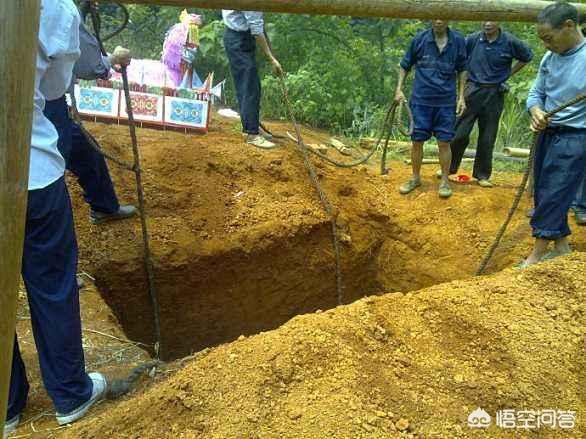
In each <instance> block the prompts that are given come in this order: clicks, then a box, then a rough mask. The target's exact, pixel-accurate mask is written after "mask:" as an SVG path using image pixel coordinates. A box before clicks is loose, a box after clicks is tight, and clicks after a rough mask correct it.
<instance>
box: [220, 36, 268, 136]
mask: <svg viewBox="0 0 586 439" xmlns="http://www.w3.org/2000/svg"><path fill="white" fill-rule="evenodd" d="M224 47H225V48H226V54H227V55H228V60H229V61H230V70H231V72H232V77H233V78H234V85H235V87H236V97H237V98H238V105H239V107H240V120H241V121H242V131H243V132H245V133H248V134H258V133H259V126H260V93H261V87H260V79H259V77H258V70H257V67H256V40H255V39H254V37H253V36H252V34H251V33H250V32H236V31H234V30H232V29H230V28H226V31H225V32H224Z"/></svg>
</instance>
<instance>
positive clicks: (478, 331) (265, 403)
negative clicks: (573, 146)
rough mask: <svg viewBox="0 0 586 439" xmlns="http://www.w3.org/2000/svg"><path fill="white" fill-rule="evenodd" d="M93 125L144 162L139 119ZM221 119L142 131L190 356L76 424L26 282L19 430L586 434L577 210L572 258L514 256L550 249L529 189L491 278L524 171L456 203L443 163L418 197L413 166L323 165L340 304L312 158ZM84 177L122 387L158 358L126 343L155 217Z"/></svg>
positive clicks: (175, 331) (94, 294)
mask: <svg viewBox="0 0 586 439" xmlns="http://www.w3.org/2000/svg"><path fill="white" fill-rule="evenodd" d="M87 126H88V127H89V128H90V130H91V131H92V132H93V133H94V134H95V135H96V137H97V138H98V139H99V140H100V142H101V143H102V145H103V146H104V148H105V149H107V150H108V151H109V152H111V153H115V154H117V155H119V156H120V157H123V158H125V159H126V160H128V161H130V158H131V154H130V144H129V141H128V131H127V128H126V127H118V126H112V125H103V124H88V125H87ZM212 127H213V129H212V131H211V132H210V133H209V134H207V135H196V134H188V135H186V134H185V133H181V132H164V131H156V130H148V129H139V130H138V138H139V143H140V147H141V150H142V158H143V161H142V163H143V177H144V182H145V193H146V201H147V208H148V224H149V228H150V234H151V247H152V250H153V262H154V266H155V280H156V289H157V293H158V296H159V302H160V305H161V317H162V329H163V331H162V335H163V346H162V347H163V352H162V353H163V357H164V358H165V359H173V358H179V357H183V358H181V359H177V360H174V361H169V362H167V363H166V364H164V365H163V366H161V368H159V369H158V371H157V373H156V374H155V375H154V376H153V377H152V378H149V377H148V376H145V377H144V378H143V380H142V381H141V382H140V383H139V384H138V387H137V388H136V389H135V390H134V391H133V392H132V394H130V395H128V396H127V397H125V398H124V399H123V400H122V401H108V402H103V403H101V404H99V405H98V406H97V407H96V408H94V409H92V412H91V413H90V414H89V416H88V418H87V419H86V420H84V421H82V422H81V423H80V424H78V425H74V426H72V427H59V426H57V424H56V422H55V419H54V416H53V408H52V404H51V402H50V400H49V399H48V397H47V395H46V392H45V391H44V390H43V387H42V382H41V379H40V375H39V370H38V366H37V365H36V364H35V363H36V352H35V349H34V342H33V339H32V334H31V328H30V317H29V315H28V312H27V308H26V304H25V295H24V292H23V293H22V294H21V306H20V311H19V323H18V334H19V340H20V346H21V350H22V351H23V356H24V359H25V362H26V363H27V366H28V371H29V378H30V382H31V392H30V395H29V396H30V397H29V403H28V405H27V410H26V412H25V413H24V417H23V419H22V422H21V427H20V428H19V430H18V431H17V432H16V436H15V437H18V438H20V437H22V438H25V437H27V438H28V437H31V438H33V439H36V438H43V439H44V438H49V437H65V438H75V439H78V438H92V439H93V438H108V437H111V438H387V437H391V438H392V437H403V438H414V437H420V438H441V439H443V438H450V439H451V438H467V437H471V438H474V437H479V436H482V437H540V438H541V437H546V438H547V437H555V438H557V437H563V438H578V437H585V436H586V431H585V427H584V420H583V413H584V412H585V409H586V403H585V399H584V385H585V383H586V375H585V372H584V371H585V370H586V368H585V366H586V364H585V362H586V360H585V358H586V356H585V352H584V350H585V339H584V336H585V327H586V309H585V305H584V296H585V294H586V275H585V268H586V253H585V252H586V233H585V231H586V228H580V227H577V226H576V225H575V224H574V222H573V220H572V221H571V223H572V224H571V226H572V228H573V230H574V232H575V233H574V235H573V236H572V244H573V246H574V249H576V250H577V252H575V253H574V254H573V255H571V256H569V257H564V258H558V259H556V260H553V261H549V262H547V263H543V264H540V265H538V266H535V267H531V268H530V269H527V270H522V271H519V270H514V269H510V268H507V267H511V266H512V265H514V264H515V263H516V262H518V261H519V260H520V259H521V258H522V257H523V256H525V255H526V254H527V252H528V251H529V248H530V245H531V238H530V229H529V227H528V224H527V219H526V218H525V217H524V216H523V215H522V211H523V210H525V209H526V208H528V207H530V202H529V200H528V199H525V198H524V200H523V203H522V205H521V212H520V213H519V214H517V215H516V216H515V218H514V220H513V222H512V224H511V226H510V228H509V231H508V233H507V234H506V236H505V239H504V241H503V244H502V246H501V248H500V249H499V251H498V252H497V254H496V255H495V258H494V260H493V262H492V264H491V265H490V266H489V267H488V271H489V272H491V273H494V274H492V275H490V276H486V277H481V278H475V277H472V274H473V273H474V271H475V269H476V267H477V265H478V263H479V261H480V260H481V258H482V256H483V254H484V252H485V251H486V249H487V247H488V246H489V245H490V243H491V242H492V239H493V237H494V234H495V232H496V230H497V229H498V227H499V226H500V224H501V221H502V220H503V218H504V217H505V214H506V212H507V209H508V207H509V205H510V203H511V202H512V199H513V196H514V189H515V185H516V184H517V183H518V181H519V176H518V175H511V174H505V173H497V175H496V176H495V179H494V180H495V182H496V184H497V186H496V187H495V188H494V189H491V190H485V189H480V188H479V187H477V186H475V185H458V186H455V194H454V196H453V197H452V198H451V199H450V200H440V199H438V197H437V194H436V191H435V189H436V187H435V186H436V184H437V183H436V181H435V178H434V177H433V174H434V172H435V168H433V167H432V168H427V169H425V170H424V175H425V183H424V186H423V188H422V190H420V191H417V192H415V193H413V194H411V195H409V196H407V197H402V196H400V195H399V194H398V193H397V187H398V185H399V184H400V182H402V181H403V180H404V179H406V178H407V177H408V175H409V169H408V167H406V166H405V165H404V164H402V163H399V162H393V163H391V168H392V171H391V173H390V175H389V176H388V177H381V176H379V175H378V166H377V165H376V164H374V163H373V164H372V166H371V167H361V168H356V169H352V170H343V169H338V168H333V167H331V166H330V165H325V164H322V163H319V162H316V166H317V169H318V174H319V178H320V182H321V184H322V185H323V187H324V191H325V192H326V194H327V195H328V196H329V197H330V199H331V201H332V204H333V205H334V206H335V207H336V208H338V209H339V211H340V215H339V218H338V226H339V229H340V234H339V237H340V240H341V242H342V245H341V255H342V276H343V286H344V289H343V303H344V304H345V305H344V306H339V307H338V306H337V305H338V298H337V294H336V288H335V273H334V255H333V250H332V243H331V229H330V223H329V220H328V218H327V217H326V216H325V214H324V213H323V210H322V208H321V206H320V204H319V202H318V199H317V196H316V194H315V191H314V189H313V187H312V186H311V184H310V183H309V180H308V177H307V173H306V171H305V169H304V167H303V162H302V160H301V158H300V157H299V154H298V152H297V151H296V150H295V149H294V147H293V145H292V144H290V143H285V144H284V147H283V148H281V149H278V150H274V151H261V150H257V149H255V148H253V147H249V146H246V145H245V144H243V142H242V139H241V137H240V135H239V133H238V131H237V128H236V127H235V123H234V122H232V121H227V120H224V119H216V120H214V121H213V122H212ZM271 128H273V129H274V130H275V131H277V132H279V133H284V132H285V131H286V130H290V131H291V127H290V126H286V125H283V124H276V123H275V124H272V125H271ZM304 135H305V136H306V138H307V140H308V142H315V143H319V142H323V141H324V139H327V138H328V136H327V133H320V132H315V131H309V130H304ZM328 155H329V156H331V157H334V158H337V159H343V157H342V156H340V155H339V154H338V153H337V152H336V151H334V150H330V151H329V152H328ZM110 169H111V171H112V175H113V178H114V181H115V184H116V187H117V191H118V194H119V196H120V199H121V201H123V202H132V203H136V196H135V189H134V177H133V175H132V174H129V173H127V172H126V171H121V170H120V169H118V168H117V167H116V166H115V165H111V166H110ZM69 183H70V184H69V187H70V189H71V192H72V199H73V202H74V211H75V215H76V228H77V232H78V239H79V245H80V271H82V272H84V273H85V274H86V275H85V276H84V277H85V279H86V282H87V284H88V285H87V286H86V287H85V288H84V289H83V290H82V294H81V311H82V318H83V331H84V333H83V335H84V341H83V343H84V349H85V351H86V364H87V367H88V370H99V371H102V372H104V373H105V374H106V375H107V376H108V378H109V379H112V378H119V377H122V376H125V375H126V374H127V373H128V371H129V370H130V369H132V368H133V367H135V366H136V365H138V364H141V363H143V362H144V361H146V360H148V355H147V353H146V352H145V351H144V350H142V349H141V347H144V346H143V345H141V344H137V343H134V342H131V341H129V340H128V338H130V339H131V340H135V341H137V342H138V341H140V342H145V343H147V344H149V345H152V343H153V313H152V309H151V306H150V301H149V298H148V293H147V288H146V282H145V274H144V269H143V261H142V246H141V232H140V222H139V221H138V220H128V221H122V222H117V223H111V224H104V225H100V226H94V225H92V224H91V223H90V222H89V221H88V207H87V205H86V204H85V203H84V202H83V199H82V196H81V194H80V191H79V188H78V185H77V184H76V183H75V181H74V178H71V179H70V181H69ZM503 269H505V270H504V271H502V270H503ZM89 276H91V277H94V278H95V285H94V282H90V277H89ZM446 282H448V283H446ZM96 286H97V288H96ZM385 293H387V294H385ZM104 301H105V302H106V303H107V304H106V303H104ZM151 351H152V348H151ZM192 352H195V354H193V355H190V356H188V357H185V355H187V354H190V353H192ZM477 408H482V409H484V410H485V411H486V412H487V413H489V414H490V416H491V417H492V423H491V426H490V428H489V429H488V431H475V430H473V429H471V428H469V427H468V425H467V419H468V415H469V414H470V413H471V412H472V411H473V410H476V409H477ZM500 409H513V410H522V409H527V410H535V411H537V410H544V409H557V410H571V411H575V412H576V414H577V418H576V425H575V427H574V428H573V429H568V430H561V429H560V428H557V429H548V428H546V427H543V428H541V429H539V430H536V429H530V430H522V429H517V430H514V431H513V430H503V429H501V428H498V427H496V426H495V416H496V412H497V410H500Z"/></svg>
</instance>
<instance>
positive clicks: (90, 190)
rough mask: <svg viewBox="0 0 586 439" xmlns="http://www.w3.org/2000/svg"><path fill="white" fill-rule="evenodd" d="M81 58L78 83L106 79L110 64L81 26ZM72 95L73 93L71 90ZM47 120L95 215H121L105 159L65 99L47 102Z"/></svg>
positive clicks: (77, 71)
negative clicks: (82, 128) (90, 140)
mask: <svg viewBox="0 0 586 439" xmlns="http://www.w3.org/2000/svg"><path fill="white" fill-rule="evenodd" d="M79 35H80V50H81V56H80V58H79V60H78V61H77V62H76V64H75V67H74V70H73V72H74V76H75V77H76V78H79V79H87V80H92V79H107V78H108V77H109V75H110V62H109V61H108V58H107V57H104V56H102V54H101V52H100V47H99V45H98V42H97V40H96V39H95V37H94V36H92V35H91V34H90V33H89V32H88V31H87V30H86V28H85V26H84V25H83V24H80V28H79ZM71 91H72V90H71ZM44 113H45V116H47V118H48V119H49V120H50V121H51V122H52V123H53V125H55V127H56V128H57V132H58V133H59V151H60V152H61V155H62V156H63V158H64V159H65V165H66V168H67V169H68V170H69V171H71V172H72V173H73V174H74V175H75V176H76V177H77V180H78V182H79V185H80V186H81V187H82V189H83V195H84V199H85V201H86V202H87V203H88V204H89V205H90V207H91V209H92V211H94V212H101V213H105V214H113V213H115V212H118V210H119V209H120V204H119V202H118V198H117V197H116V191H115V190H114V184H113V183H112V179H111V177H110V172H109V170H108V165H107V164H106V160H105V159H104V157H103V156H102V155H101V154H100V153H99V152H97V151H95V150H94V149H93V148H92V147H91V146H90V144H89V142H88V140H87V138H86V137H85V135H84V134H83V132H82V131H81V128H80V127H79V125H78V124H77V123H76V122H74V121H72V120H71V119H70V117H69V111H68V108H67V102H66V100H65V96H61V97H60V98H58V99H55V100H52V101H48V102H47V103H46V105H45V110H44Z"/></svg>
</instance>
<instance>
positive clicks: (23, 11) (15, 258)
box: [0, 0, 40, 426]
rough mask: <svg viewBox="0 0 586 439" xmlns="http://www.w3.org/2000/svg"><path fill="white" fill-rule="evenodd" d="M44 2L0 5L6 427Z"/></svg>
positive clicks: (1, 373)
mask: <svg viewBox="0 0 586 439" xmlns="http://www.w3.org/2000/svg"><path fill="white" fill-rule="evenodd" d="M39 1H40V0H1V1H0V54H1V56H2V61H1V62H0V102H1V105H0V420H1V421H2V423H1V424H0V425H2V426H3V425H4V416H5V414H6V404H7V397H8V386H9V382H10V369H11V366H10V365H11V362H12V343H13V341H14V328H15V322H16V302H17V294H18V282H19V279H20V276H19V274H20V264H21V259H22V243H23V236H24V223H25V213H26V201H27V193H28V191H27V183H28V166H29V153H30V140H31V125H32V111H33V93H34V76H35V65H36V63H35V59H36V53H37V32H38V27H39V11H40V5H39Z"/></svg>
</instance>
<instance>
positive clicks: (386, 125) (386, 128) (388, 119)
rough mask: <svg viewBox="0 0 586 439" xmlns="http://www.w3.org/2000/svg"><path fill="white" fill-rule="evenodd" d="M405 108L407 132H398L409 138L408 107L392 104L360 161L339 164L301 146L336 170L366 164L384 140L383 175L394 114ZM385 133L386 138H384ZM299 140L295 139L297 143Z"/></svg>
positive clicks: (409, 115)
mask: <svg viewBox="0 0 586 439" xmlns="http://www.w3.org/2000/svg"><path fill="white" fill-rule="evenodd" d="M403 107H404V108H405V110H406V112H407V117H408V118H409V127H408V128H407V130H405V129H403V128H402V127H401V126H400V123H399V124H398V125H399V131H400V132H401V133H402V134H404V135H406V136H410V135H411V133H412V132H413V115H412V114H411V110H410V109H409V107H405V106H404V103H403V102H401V103H397V102H393V103H392V104H391V106H390V107H389V109H388V110H387V113H386V115H385V119H384V122H383V127H382V130H381V133H380V135H379V138H378V140H377V142H376V144H375V145H374V146H373V147H372V149H371V150H370V152H369V153H368V154H366V155H365V156H363V157H362V158H360V159H357V160H355V161H353V162H339V161H337V160H334V159H332V158H330V157H328V156H326V155H325V154H322V153H320V152H319V151H315V150H314V149H312V148H310V147H308V146H307V145H306V144H303V145H304V147H305V149H306V150H307V151H309V152H310V153H311V154H314V155H316V156H317V157H319V158H320V159H321V160H323V161H325V162H328V163H330V164H332V165H334V166H336V167H338V168H353V167H355V166H359V165H363V164H364V163H366V162H368V160H370V158H371V157H372V156H373V155H374V154H375V153H377V152H378V151H379V149H380V145H381V142H382V141H383V138H384V139H385V143H384V146H383V150H382V157H381V174H383V175H385V174H387V173H388V169H387V168H386V160H387V150H388V145H389V141H390V139H391V134H392V128H393V126H394V125H395V113H396V110H397V108H399V115H400V114H401V108H403ZM385 133H386V136H385ZM298 140H299V138H297V141H298Z"/></svg>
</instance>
